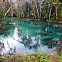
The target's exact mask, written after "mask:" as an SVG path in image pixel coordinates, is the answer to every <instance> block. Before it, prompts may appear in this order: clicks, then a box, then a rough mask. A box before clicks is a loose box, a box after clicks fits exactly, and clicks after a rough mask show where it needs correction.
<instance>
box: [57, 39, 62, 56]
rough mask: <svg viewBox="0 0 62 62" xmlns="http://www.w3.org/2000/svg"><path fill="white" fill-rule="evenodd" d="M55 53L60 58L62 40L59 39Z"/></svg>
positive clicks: (61, 54)
mask: <svg viewBox="0 0 62 62" xmlns="http://www.w3.org/2000/svg"><path fill="white" fill-rule="evenodd" d="M57 53H58V55H59V56H62V39H60V40H59V41H58V43H57Z"/></svg>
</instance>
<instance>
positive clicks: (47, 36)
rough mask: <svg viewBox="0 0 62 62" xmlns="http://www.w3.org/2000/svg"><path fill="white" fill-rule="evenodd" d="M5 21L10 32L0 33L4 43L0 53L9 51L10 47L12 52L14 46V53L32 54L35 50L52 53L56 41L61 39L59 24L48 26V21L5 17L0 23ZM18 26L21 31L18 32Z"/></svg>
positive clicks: (61, 27) (61, 31)
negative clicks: (7, 33) (6, 33)
mask: <svg viewBox="0 0 62 62" xmlns="http://www.w3.org/2000/svg"><path fill="white" fill-rule="evenodd" d="M7 21H8V24H7V25H8V26H10V29H9V32H10V33H9V35H7V36H5V35H4V34H3V35H0V36H1V39H0V42H1V43H4V46H5V48H4V51H3V53H1V54H2V55H3V54H7V53H9V52H10V50H11V48H12V51H11V52H14V51H13V50H14V48H15V50H16V54H18V53H20V54H26V53H31V54H33V53H35V52H42V53H50V52H51V53H53V50H55V46H56V43H57V41H58V40H59V39H62V26H61V25H59V24H53V23H49V27H48V23H47V22H44V21H32V20H31V19H30V20H28V19H20V20H19V19H16V18H13V21H11V19H10V18H7V19H6V21H5V22H2V23H6V22H7ZM9 21H10V23H9ZM14 24H15V25H14ZM15 26H16V27H15ZM20 28H21V29H22V32H21V31H20V32H18V29H20ZM18 33H19V34H18ZM1 52H2V51H1Z"/></svg>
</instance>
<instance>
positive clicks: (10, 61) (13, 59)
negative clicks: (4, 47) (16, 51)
mask: <svg viewBox="0 0 62 62" xmlns="http://www.w3.org/2000/svg"><path fill="white" fill-rule="evenodd" d="M0 62H62V57H61V56H58V55H57V54H54V55H51V54H40V53H35V54H27V55H5V56H0Z"/></svg>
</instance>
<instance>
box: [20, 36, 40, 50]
mask: <svg viewBox="0 0 62 62" xmlns="http://www.w3.org/2000/svg"><path fill="white" fill-rule="evenodd" d="M22 40H23V41H22V42H21V43H23V44H24V46H25V47H28V48H29V49H37V48H38V47H39V46H40V45H41V43H40V44H39V37H30V36H29V38H28V39H26V37H25V36H24V37H23V39H22Z"/></svg>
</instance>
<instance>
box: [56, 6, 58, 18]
mask: <svg viewBox="0 0 62 62" xmlns="http://www.w3.org/2000/svg"><path fill="white" fill-rule="evenodd" d="M57 9H58V7H57V6H56V19H57Z"/></svg>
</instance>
